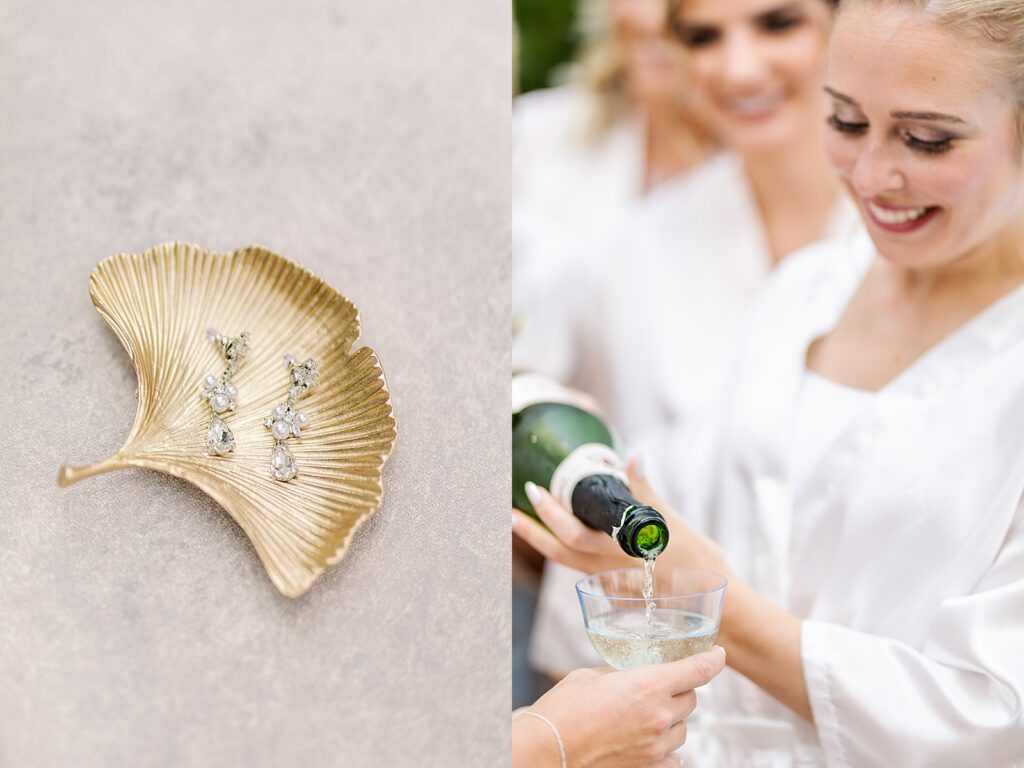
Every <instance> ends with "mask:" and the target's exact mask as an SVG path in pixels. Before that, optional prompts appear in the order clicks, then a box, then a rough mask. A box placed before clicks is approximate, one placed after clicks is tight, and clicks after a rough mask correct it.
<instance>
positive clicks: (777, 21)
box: [757, 10, 804, 34]
mask: <svg viewBox="0 0 1024 768" xmlns="http://www.w3.org/2000/svg"><path fill="white" fill-rule="evenodd" d="M803 23H804V16H803V14H802V13H800V12H798V11H793V10H782V11H772V12H770V13H766V14H764V15H763V16H759V17H758V18H757V26H758V27H760V28H761V29H763V30H764V31H765V32H769V33H772V34H779V33H782V32H788V31H789V30H791V29H795V28H796V27H799V26H800V25H801V24H803Z"/></svg>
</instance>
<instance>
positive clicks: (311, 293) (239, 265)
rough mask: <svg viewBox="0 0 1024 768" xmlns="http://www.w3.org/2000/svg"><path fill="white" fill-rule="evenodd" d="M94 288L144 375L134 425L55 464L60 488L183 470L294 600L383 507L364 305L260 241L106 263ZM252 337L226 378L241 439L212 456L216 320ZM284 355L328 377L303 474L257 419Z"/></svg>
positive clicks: (316, 395) (313, 416)
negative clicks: (288, 468) (282, 457)
mask: <svg viewBox="0 0 1024 768" xmlns="http://www.w3.org/2000/svg"><path fill="white" fill-rule="evenodd" d="M89 294H90V296H91V297H92V301H93V304H94V305H95V306H96V308H97V310H98V311H99V313H100V314H101V315H102V316H103V318H104V319H105V320H106V321H107V323H108V324H109V325H110V327H111V328H112V329H113V331H114V333H115V334H116V335H117V337H118V339H119V340H120V341H121V344H122V345H124V348H125V349H126V350H127V351H128V354H129V355H130V356H131V359H132V363H133V364H134V366H135V372H136V374H137V376H138V406H137V409H136V413H135V422H134V424H133V425H132V428H131V431H130V432H129V434H128V437H127V439H126V440H125V443H124V445H123V446H122V447H121V448H120V449H119V450H118V451H117V452H116V453H115V454H114V455H113V456H111V457H110V458H108V459H106V460H105V461H101V462H98V463H96V464H90V465H87V466H81V467H69V466H62V467H61V468H60V471H59V473H58V476H57V480H58V483H59V484H60V485H62V486H67V485H70V484H71V483H74V482H76V481H77V480H80V479H82V478H85V477H89V476H91V475H96V474H99V473H101V472H108V471H110V470H114V469H121V468H125V467H144V468H147V469H155V470H158V471H161V472H166V473H168V474H170V475H174V476H175V477H180V478H183V479H185V480H188V481H189V482H190V483H192V484H194V485H196V486H197V487H198V488H200V489H201V490H202V491H204V492H205V493H207V494H208V495H209V496H210V497H212V498H213V499H214V500H215V501H216V502H217V503H218V504H220V505H221V506H222V507H223V508H224V509H225V510H226V511H227V512H228V514H229V515H231V517H232V518H233V519H234V520H235V522H237V523H238V525H239V526H241V528H242V530H243V531H244V532H245V534H246V535H247V536H248V537H249V539H250V540H251V541H252V543H253V546H254V547H255V548H256V552H257V554H258V555H259V557H260V560H261V561H262V562H263V565H264V567H265V568H266V569H267V573H268V575H269V576H270V578H271V580H272V581H273V582H274V585H275V586H276V587H277V588H278V589H279V590H280V591H281V592H282V594H285V595H287V596H289V597H297V596H299V595H301V594H302V593H304V592H305V591H306V590H307V589H309V587H310V585H311V584H312V583H313V581H314V580H315V579H316V578H317V576H319V575H320V574H321V573H323V571H324V569H325V568H326V567H327V566H328V565H330V564H332V563H336V562H338V561H339V560H341V559H342V558H343V557H344V555H345V552H346V550H347V549H348V546H349V543H350V542H351V540H352V536H353V534H354V533H355V531H356V529H357V528H358V527H359V525H360V524H361V523H362V522H363V521H364V520H366V519H367V518H368V517H369V516H370V515H372V514H373V513H374V512H376V511H377V509H378V508H379V507H380V504H381V500H382V495H383V487H382V480H381V474H382V470H383V467H384V462H385V461H386V460H387V457H388V455H389V454H390V452H391V448H392V446H393V444H394V441H395V420H394V418H393V416H392V410H391V399H390V395H389V394H388V389H387V384H386V382H385V379H384V372H383V370H382V369H381V367H380V364H379V362H378V361H377V356H376V355H375V354H374V352H373V350H372V349H370V348H369V347H360V348H359V349H355V350H353V349H352V345H353V344H354V343H355V341H356V339H357V338H358V337H359V333H360V329H359V315H358V312H357V310H356V307H355V305H353V304H352V302H351V301H349V300H348V299H346V298H345V297H344V296H342V295H341V294H340V293H338V292H337V291H336V290H335V289H334V288H332V287H331V286H329V285H328V284H327V283H325V282H324V281H323V280H321V279H320V278H319V277H317V276H316V275H314V274H312V273H311V272H309V271H308V270H306V269H303V268H302V267H300V266H299V265H297V264H295V263H294V262H292V261H290V260H288V259H286V258H284V257H282V256H279V255H278V254H276V253H273V252H271V251H268V250H266V249H264V248H260V247H257V246H250V247H247V248H242V249H239V250H237V251H235V252H233V253H228V254H221V253H213V252H210V251H206V250H203V249H202V248H199V247H197V246H195V245H190V244H187V243H164V244H162V245H158V246H156V247H154V248H151V249H150V250H148V251H146V252H145V253H140V254H117V255H114V256H110V257H108V258H106V259H104V260H103V261H101V262H100V263H99V264H98V265H97V266H96V268H95V269H94V270H93V272H92V275H91V276H90V278H89ZM211 327H213V328H217V329H219V330H220V331H221V332H222V333H225V334H227V335H229V336H237V335H238V334H239V333H240V332H241V331H243V330H244V331H248V333H249V352H248V355H247V357H246V358H245V360H244V361H243V363H242V365H241V366H240V368H239V370H238V372H237V374H235V376H234V377H233V378H232V381H233V382H234V384H235V385H236V386H237V388H238V397H237V409H236V410H235V411H233V412H232V413H230V414H227V415H226V417H225V420H226V421H227V422H228V423H229V426H230V428H231V431H232V432H233V433H234V436H235V439H236V447H235V450H234V452H233V453H231V454H230V455H228V456H217V455H213V454H211V453H210V452H209V450H208V448H207V444H206V433H207V429H208V427H209V425H210V408H209V404H208V402H207V401H206V400H204V399H203V398H202V397H201V396H200V393H201V391H202V389H203V379H204V377H206V376H207V375H208V374H216V373H219V372H220V371H221V370H222V369H223V367H224V361H223V359H222V358H221V356H220V354H219V353H218V350H217V348H216V346H215V345H214V344H211V343H210V341H209V340H208V338H207V336H206V330H207V329H208V328H211ZM286 354H293V355H295V356H296V357H297V358H298V359H299V360H306V359H308V358H313V359H315V360H316V364H317V366H318V368H319V371H320V378H319V379H318V380H317V382H316V386H315V387H313V388H312V389H310V391H309V394H308V395H307V396H306V397H305V398H303V400H302V410H303V411H304V412H305V413H306V414H307V416H308V425H307V426H306V427H304V428H303V431H302V439H301V440H294V441H291V442H290V443H289V448H290V449H291V451H292V453H293V454H294V456H295V461H296V463H297V464H298V466H299V474H298V476H297V477H296V478H295V479H294V480H292V481H290V482H279V481H277V480H275V479H274V478H273V477H272V475H271V468H270V457H271V452H272V450H273V448H274V438H273V436H272V435H271V434H270V433H269V432H268V430H267V429H266V428H265V426H264V423H263V422H264V419H265V417H266V416H267V414H268V413H269V412H270V410H271V409H272V408H273V407H274V406H275V405H277V404H278V403H281V402H282V401H283V400H284V399H285V396H286V394H287V391H288V369H287V367H286V366H285V364H284V363H283V359H284V356H285V355H286Z"/></svg>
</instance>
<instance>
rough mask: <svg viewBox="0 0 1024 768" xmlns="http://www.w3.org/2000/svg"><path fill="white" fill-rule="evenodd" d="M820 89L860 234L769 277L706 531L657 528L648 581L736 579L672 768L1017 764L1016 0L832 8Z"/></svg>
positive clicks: (1022, 235)
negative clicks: (713, 667)
mask: <svg viewBox="0 0 1024 768" xmlns="http://www.w3.org/2000/svg"><path fill="white" fill-rule="evenodd" d="M951 52H955V53H956V55H955V56H954V55H951ZM826 92H827V93H828V96H829V102H830V111H829V114H828V117H827V120H828V125H829V133H828V138H827V142H826V150H827V155H828V158H829V160H830V162H831V164H832V166H833V167H834V169H835V171H836V172H837V174H838V177H839V178H840V179H841V180H842V182H843V184H844V186H846V188H847V189H848V190H849V191H850V193H851V194H852V195H853V197H854V200H855V201H856V204H857V206H858V208H859V210H860V213H861V215H862V217H863V219H864V222H865V225H866V227H867V234H868V235H869V237H867V236H865V237H859V238H854V239H848V240H845V241H836V242H833V243H829V244H825V245H821V246H819V247H815V248H812V249H809V250H808V251H807V252H806V253H804V254H801V255H799V256H797V257H795V258H794V259H793V260H791V261H790V262H788V263H787V264H786V265H785V266H784V267H783V269H782V270H781V271H780V272H779V273H778V274H777V275H776V277H775V279H773V280H772V282H771V284H770V285H769V286H768V287H767V290H766V291H765V293H764V294H763V296H762V297H761V300H760V301H759V302H758V305H757V306H756V308H755V310H754V313H753V321H754V322H753V325H752V330H751V333H750V335H749V337H748V338H747V339H746V342H745V345H744V350H743V353H742V355H741V361H742V362H741V365H740V368H739V371H738V376H737V378H736V380H735V383H734V389H733V391H732V393H731V395H730V397H729V398H728V405H727V406H726V407H724V408H723V409H722V410H721V411H720V424H719V428H718V430H717V434H718V439H717V440H716V441H715V443H714V444H711V443H708V444H707V445H705V446H704V450H710V449H711V448H712V446H713V445H716V446H717V448H715V449H714V456H715V461H714V462H713V463H712V464H711V465H710V466H709V470H708V474H707V477H708V480H707V482H706V484H705V485H704V487H703V488H699V489H697V490H696V491H695V492H694V493H693V494H692V495H691V497H690V498H691V500H692V502H693V504H694V505H695V507H699V508H700V509H698V510H696V511H698V512H700V511H701V510H703V511H705V512H706V513H707V514H706V519H707V520H708V522H709V524H708V526H707V531H706V532H707V533H708V534H709V535H710V536H705V535H704V533H701V532H698V531H697V530H695V529H694V528H692V527H691V526H689V525H688V524H687V523H686V522H685V521H684V520H683V519H681V518H678V517H674V516H673V517H672V540H671V543H670V545H669V548H668V550H667V551H666V553H665V555H663V558H662V559H659V566H660V565H661V564H662V563H664V564H665V565H687V566H699V567H708V568H712V569H714V570H719V571H722V572H725V573H728V574H729V576H730V586H729V590H730V591H729V595H728V597H727V599H726V604H725V613H724V615H723V620H722V626H721V631H720V634H719V638H718V641H719V642H720V643H722V644H723V646H724V647H725V648H726V650H727V651H728V663H729V669H727V670H726V671H725V672H724V673H723V674H722V675H721V676H720V677H719V678H718V680H716V683H715V685H714V686H713V687H712V688H711V689H709V690H708V692H707V695H706V696H704V697H703V698H702V707H701V709H702V726H701V731H702V733H703V735H704V740H703V743H700V744H698V743H696V741H697V740H696V739H693V738H691V739H690V740H689V742H688V748H692V750H693V752H692V755H690V756H688V757H686V758H685V763H686V764H687V765H688V766H705V765H713V766H719V767H727V766H749V765H761V766H792V765H808V766H815V765H822V766H823V765H829V766H886V767H888V766H901V768H911V767H912V766H930V767H932V768H941V767H943V766H950V767H953V766H956V767H957V768H959V767H960V766H986V768H989V767H991V768H998V767H1000V766H1012V765H1020V764H1022V763H1024V653H1022V649H1024V287H1022V286H1024V5H1022V4H1021V3H1019V2H1017V0H844V2H843V3H842V6H841V10H840V13H839V16H838V20H837V24H836V28H835V31H834V35H833V40H832V49H831V55H830V61H829V67H828V71H827V76H826ZM837 267H838V269H837ZM682 455H683V454H682V453H680V454H674V455H661V456H658V457H654V458H652V459H650V460H649V462H650V463H656V464H659V465H661V467H662V469H668V470H669V471H673V470H674V468H675V467H676V466H678V462H679V461H680V456H682ZM687 455H694V453H693V452H691V453H689V454H687ZM634 481H635V483H636V485H637V486H638V487H639V488H641V489H643V487H644V483H643V481H642V479H641V478H639V477H634ZM641 492H643V491H641ZM539 501H540V506H541V510H542V517H544V518H545V519H546V520H547V521H548V523H549V525H550V526H551V529H552V530H554V531H556V532H557V533H558V534H559V536H560V537H561V539H556V538H554V537H553V536H551V534H549V533H548V532H546V531H545V530H544V529H543V528H541V527H540V526H538V525H536V524H535V523H534V522H533V521H532V520H530V519H528V518H524V517H520V518H519V519H518V523H517V526H516V529H517V531H519V532H520V535H522V536H523V537H524V538H525V539H527V540H528V541H530V542H531V543H533V544H534V545H535V546H536V547H537V548H538V549H540V550H541V551H542V552H544V553H545V554H546V555H547V556H549V557H552V558H555V559H558V560H560V561H562V562H565V563H568V564H570V565H572V566H574V567H577V568H581V569H583V570H599V569H603V568H606V567H609V566H610V565H612V564H613V563H616V564H617V563H619V558H618V557H617V556H616V555H615V553H614V552H612V551H611V549H610V548H608V547H607V546H606V542H605V541H604V539H605V538H607V537H602V536H600V535H598V534H596V533H594V532H592V531H589V530H588V529H585V528H583V527H582V526H580V525H579V524H578V523H577V522H576V520H575V518H573V517H572V516H571V515H570V514H568V513H567V512H566V511H565V510H564V509H561V508H559V507H558V506H557V504H556V503H555V502H553V501H552V500H551V498H550V497H548V496H544V498H543V499H539ZM682 511H683V512H684V513H689V512H690V511H691V510H690V509H684V510H682ZM566 541H570V542H572V543H573V545H574V546H573V547H569V546H567V545H566V544H565V543H564V542H566ZM695 730H696V729H695ZM694 735H695V733H694V732H691V737H692V736H694Z"/></svg>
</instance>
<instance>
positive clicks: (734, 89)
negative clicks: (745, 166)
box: [672, 0, 832, 154]
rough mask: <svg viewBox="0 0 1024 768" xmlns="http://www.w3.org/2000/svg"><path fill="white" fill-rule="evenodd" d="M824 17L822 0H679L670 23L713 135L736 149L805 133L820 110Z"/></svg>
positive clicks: (755, 148)
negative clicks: (685, 53)
mask: <svg viewBox="0 0 1024 768" xmlns="http://www.w3.org/2000/svg"><path fill="white" fill-rule="evenodd" d="M831 21H832V11H831V9H830V8H829V6H828V4H827V3H826V2H825V0H683V1H682V2H681V3H680V5H679V9H678V11H677V13H676V15H675V17H674V18H673V19H672V27H673V31H674V32H675V34H676V36H677V37H678V38H679V40H680V41H681V42H682V43H683V45H684V46H685V47H686V49H687V50H688V52H689V56H690V61H691V69H692V77H693V86H694V89H695V90H696V91H697V92H698V95H699V97H700V100H701V101H702V102H703V103H705V104H706V107H707V111H708V115H709V120H712V121H713V122H714V131H715V133H716V135H718V136H720V137H721V138H722V140H723V141H724V142H725V143H726V144H727V145H729V146H730V147H732V148H733V149H734V150H736V151H737V152H739V153H740V154H755V153H764V152H774V151H777V150H779V149H781V148H783V147H785V146H787V145H790V146H791V145H792V144H793V143H794V142H796V141H799V140H801V139H802V138H803V137H806V136H807V135H808V132H809V130H808V129H809V126H810V127H813V125H814V123H813V121H815V120H817V119H819V117H820V116H821V114H822V109H823V106H822V97H821V82H822V75H823V73H824V67H825V55H826V50H827V45H828V31H829V28H830V26H831Z"/></svg>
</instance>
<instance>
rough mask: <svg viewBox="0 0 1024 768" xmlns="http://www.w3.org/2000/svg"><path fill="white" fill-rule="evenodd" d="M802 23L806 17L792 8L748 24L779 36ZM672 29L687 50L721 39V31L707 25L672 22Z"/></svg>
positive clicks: (761, 16)
mask: <svg viewBox="0 0 1024 768" xmlns="http://www.w3.org/2000/svg"><path fill="white" fill-rule="evenodd" d="M804 21H806V16H805V15H804V14H803V13H802V12H801V11H799V10H795V9H793V8H781V9H779V10H777V11H768V12H767V13H763V14H761V15H760V16H757V17H756V18H754V19H751V20H750V21H749V22H748V23H750V24H752V25H753V27H754V28H755V29H757V30H760V31H762V32H765V33H767V34H769V35H780V34H785V33H786V32H789V31H790V30H792V29H796V28H797V27H799V26H800V25H801V24H803V23H804ZM672 28H673V31H674V32H675V34H676V37H677V38H678V39H679V40H680V41H681V42H682V44H683V45H685V46H686V47H687V48H704V47H707V46H710V45H714V44H715V43H717V42H718V41H720V40H721V39H722V30H721V29H720V28H719V27H714V26H711V25H707V24H685V23H681V22H673V24H672Z"/></svg>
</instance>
